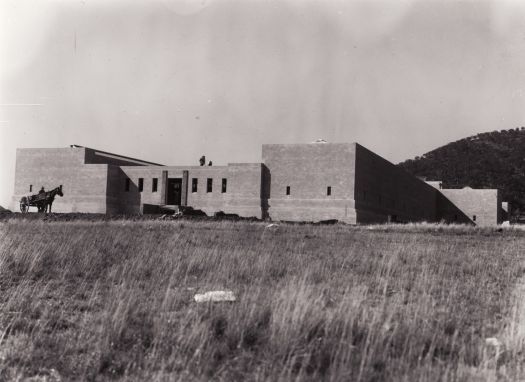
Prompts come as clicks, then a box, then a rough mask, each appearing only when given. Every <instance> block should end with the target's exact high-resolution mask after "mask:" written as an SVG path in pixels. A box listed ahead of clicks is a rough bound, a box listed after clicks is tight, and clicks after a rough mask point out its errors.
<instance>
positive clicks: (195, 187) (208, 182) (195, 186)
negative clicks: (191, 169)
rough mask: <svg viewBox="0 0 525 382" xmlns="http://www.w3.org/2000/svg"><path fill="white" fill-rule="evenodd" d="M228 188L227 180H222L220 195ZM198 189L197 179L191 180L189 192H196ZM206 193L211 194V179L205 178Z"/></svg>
mask: <svg viewBox="0 0 525 382" xmlns="http://www.w3.org/2000/svg"><path fill="white" fill-rule="evenodd" d="M227 186H228V179H226V178H222V184H221V193H222V194H224V193H226V188H227ZM198 188H199V179H198V178H192V179H191V192H197V190H198ZM206 192H207V193H210V192H213V178H207V179H206Z"/></svg>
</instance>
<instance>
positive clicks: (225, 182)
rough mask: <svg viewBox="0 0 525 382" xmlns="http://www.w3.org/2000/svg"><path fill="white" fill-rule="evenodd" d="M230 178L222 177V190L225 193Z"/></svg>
mask: <svg viewBox="0 0 525 382" xmlns="http://www.w3.org/2000/svg"><path fill="white" fill-rule="evenodd" d="M227 182H228V180H227V179H226V178H222V188H221V192H222V193H223V194H224V193H225V192H226V186H227Z"/></svg>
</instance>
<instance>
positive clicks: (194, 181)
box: [191, 178, 199, 192]
mask: <svg viewBox="0 0 525 382" xmlns="http://www.w3.org/2000/svg"><path fill="white" fill-rule="evenodd" d="M198 184H199V180H198V179H197V178H192V179H191V192H197V185H198Z"/></svg>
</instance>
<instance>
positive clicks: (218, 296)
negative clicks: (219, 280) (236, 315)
mask: <svg viewBox="0 0 525 382" xmlns="http://www.w3.org/2000/svg"><path fill="white" fill-rule="evenodd" d="M193 299H194V300H195V301H196V302H221V301H235V300H236V298H235V295H234V294H233V292H232V291H230V290H214V291H210V292H206V293H203V294H196V295H195V296H193Z"/></svg>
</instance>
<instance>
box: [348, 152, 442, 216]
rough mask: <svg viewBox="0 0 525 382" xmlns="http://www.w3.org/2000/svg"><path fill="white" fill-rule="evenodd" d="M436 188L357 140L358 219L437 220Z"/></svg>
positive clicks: (356, 195)
mask: <svg viewBox="0 0 525 382" xmlns="http://www.w3.org/2000/svg"><path fill="white" fill-rule="evenodd" d="M436 197H437V192H436V190H435V189H434V188H433V187H431V186H429V185H427V184H426V183H425V182H423V181H421V180H419V179H417V178H415V177H413V176H412V175H410V174H408V173H407V172H405V171H403V170H402V169H400V168H398V167H397V166H395V165H394V164H392V163H390V162H389V161H387V160H386V159H384V158H382V157H380V156H379V155H377V154H375V153H373V152H372V151H370V150H368V149H366V148H365V147H363V146H361V145H359V144H356V171H355V201H356V202H355V203H356V210H357V222H358V223H384V222H388V221H389V220H390V221H401V222H403V221H429V222H432V221H435V220H436Z"/></svg>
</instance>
